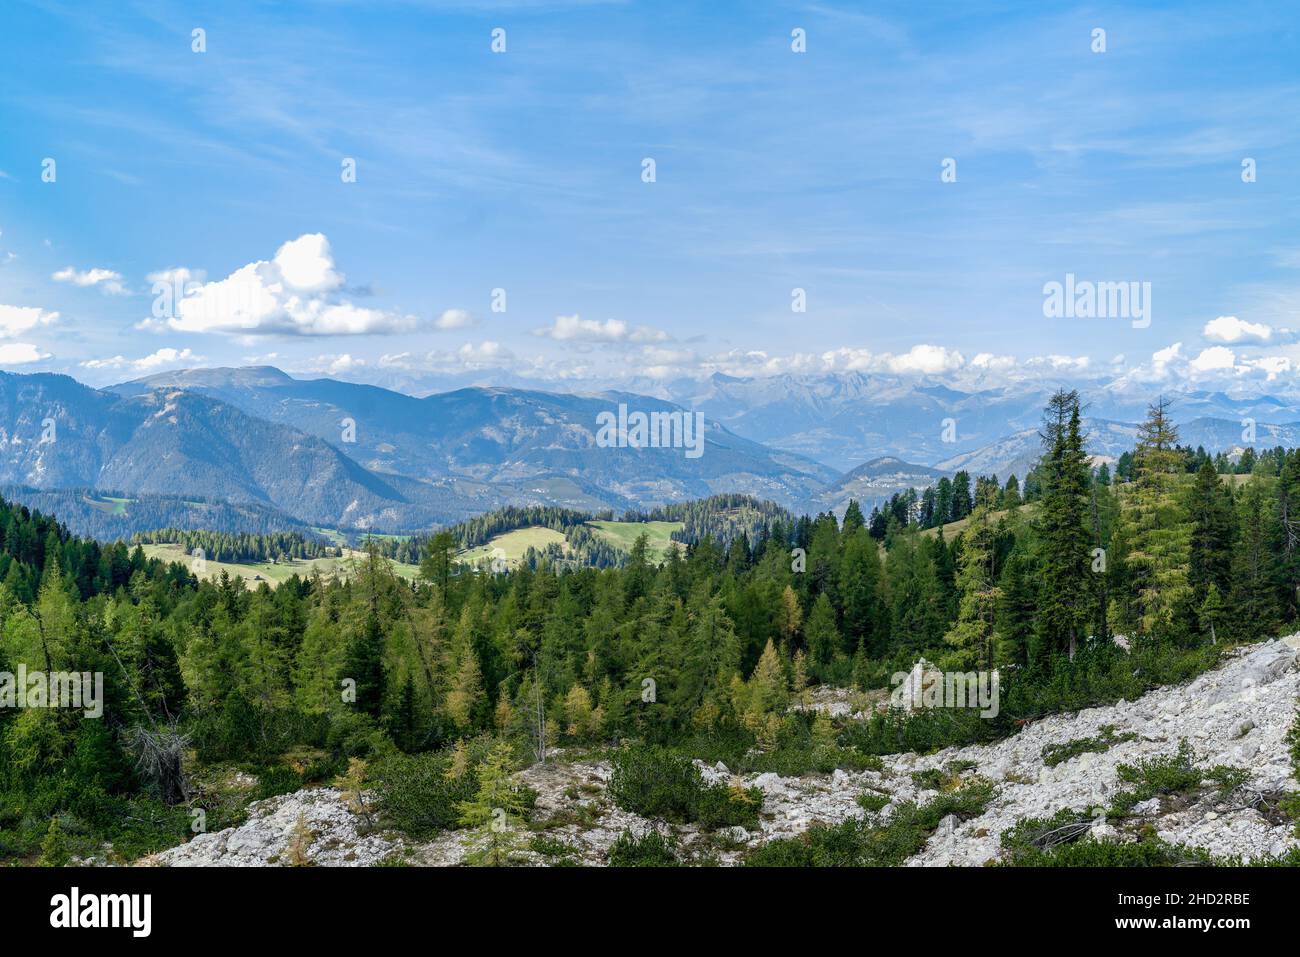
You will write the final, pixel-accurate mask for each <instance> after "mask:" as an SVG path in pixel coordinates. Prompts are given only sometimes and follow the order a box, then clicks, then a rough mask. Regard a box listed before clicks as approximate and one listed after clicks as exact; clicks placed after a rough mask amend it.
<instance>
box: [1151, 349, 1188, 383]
mask: <svg viewBox="0 0 1300 957" xmlns="http://www.w3.org/2000/svg"><path fill="white" fill-rule="evenodd" d="M1182 357H1183V344H1182V343H1181V342H1175V343H1174V344H1173V345H1172V346H1165V347H1164V348H1163V349H1159V350H1157V351H1155V352H1153V353H1151V368H1152V371H1153V372H1154V373H1155V375H1156V376H1163V375H1164V374H1165V372H1166V371H1167V370H1168V368H1169V366H1170V365H1171V364H1172V363H1175V362H1178V361H1179V360H1181V359H1182Z"/></svg>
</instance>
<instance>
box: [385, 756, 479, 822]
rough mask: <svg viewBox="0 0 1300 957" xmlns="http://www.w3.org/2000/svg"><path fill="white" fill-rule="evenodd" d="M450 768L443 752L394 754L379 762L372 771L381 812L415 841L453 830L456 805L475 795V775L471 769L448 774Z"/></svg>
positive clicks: (476, 783)
mask: <svg viewBox="0 0 1300 957" xmlns="http://www.w3.org/2000/svg"><path fill="white" fill-rule="evenodd" d="M450 767H451V761H450V760H449V759H448V757H447V755H446V754H445V753H443V754H433V753H426V754H412V755H405V754H402V755H393V756H391V757H389V758H386V759H385V760H383V761H382V762H380V764H379V765H378V767H376V768H375V769H374V773H373V777H374V780H375V782H376V790H377V792H378V800H377V802H376V803H377V810H378V811H379V813H380V815H381V816H382V817H383V818H384V819H385V820H386V821H387V822H389V823H391V824H392V825H393V826H394V827H396V828H397V829H398V830H400V831H402V832H404V833H406V834H408V835H410V836H411V837H413V838H416V839H417V840H422V839H427V838H429V837H432V836H433V835H435V834H437V833H438V832H440V831H447V830H453V829H455V828H456V827H457V826H458V824H459V821H460V812H459V811H458V810H457V809H456V806H457V805H458V804H459V803H461V802H462V801H470V800H472V799H473V798H474V795H475V794H476V792H477V790H478V778H477V775H476V774H475V773H474V772H473V770H472V769H471V770H467V771H465V772H464V773H462V774H460V775H459V776H457V777H451V776H449V775H448V773H447V772H448V770H449V769H450Z"/></svg>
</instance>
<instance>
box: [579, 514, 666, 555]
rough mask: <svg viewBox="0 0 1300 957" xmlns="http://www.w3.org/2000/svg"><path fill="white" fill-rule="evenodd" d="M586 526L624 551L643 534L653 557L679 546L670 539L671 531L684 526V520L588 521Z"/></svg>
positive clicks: (630, 547) (628, 549) (629, 548)
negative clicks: (647, 540)
mask: <svg viewBox="0 0 1300 957" xmlns="http://www.w3.org/2000/svg"><path fill="white" fill-rule="evenodd" d="M587 526H588V527H589V528H591V529H592V530H594V531H595V532H596V534H597V535H599V536H600V537H601V538H603V539H605V540H606V541H607V542H609V543H610V544H611V545H613V546H615V547H616V548H621V549H623V551H625V552H626V551H630V550H631V549H632V546H633V545H634V544H635V543H636V540H637V538H638V537H639V536H641V535H645V536H646V537H647V538H648V539H649V542H650V554H651V555H652V556H653V557H655V558H661V557H663V556H665V555H667V554H668V550H669V549H670V548H680V547H681V545H680V544H679V543H678V542H674V541H673V540H672V533H673V532H680V531H681V530H682V529H683V528H685V527H686V525H685V523H684V522H588V523H587Z"/></svg>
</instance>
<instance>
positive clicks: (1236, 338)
mask: <svg viewBox="0 0 1300 957" xmlns="http://www.w3.org/2000/svg"><path fill="white" fill-rule="evenodd" d="M1201 334H1202V335H1203V336H1205V338H1207V339H1209V340H1210V341H1211V342H1242V341H1245V340H1255V341H1257V342H1268V341H1269V340H1270V339H1271V338H1273V327H1272V326H1267V325H1265V324H1263V323H1261V322H1246V321H1244V320H1242V319H1238V318H1237V317H1236V316H1219V317H1218V318H1216V319H1211V320H1210V321H1209V322H1207V323H1206V324H1205V328H1204V329H1202V330H1201Z"/></svg>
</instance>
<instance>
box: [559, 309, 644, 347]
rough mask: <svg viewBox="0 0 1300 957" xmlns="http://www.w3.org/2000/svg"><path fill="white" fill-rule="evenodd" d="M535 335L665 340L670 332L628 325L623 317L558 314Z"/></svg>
mask: <svg viewBox="0 0 1300 957" xmlns="http://www.w3.org/2000/svg"><path fill="white" fill-rule="evenodd" d="M533 335H535V336H543V337H545V338H547V339H554V340H555V341H557V342H664V341H666V340H667V339H668V333H666V332H663V331H661V330H659V329H651V328H649V327H648V326H637V327H636V328H635V329H634V328H632V327H630V326H628V324H627V323H626V322H624V321H623V320H621V319H606V320H605V321H604V322H599V321H597V320H595V319H583V318H582V317H581V316H579V315H576V314H575V315H572V316H556V317H555V322H554V323H553V324H551V325H549V326H546V327H544V328H542V329H534V330H533Z"/></svg>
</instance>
